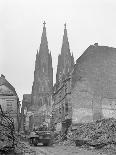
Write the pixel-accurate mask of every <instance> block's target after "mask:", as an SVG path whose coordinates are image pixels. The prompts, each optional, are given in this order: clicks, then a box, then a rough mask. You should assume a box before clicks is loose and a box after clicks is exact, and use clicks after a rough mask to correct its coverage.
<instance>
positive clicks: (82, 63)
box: [71, 44, 116, 123]
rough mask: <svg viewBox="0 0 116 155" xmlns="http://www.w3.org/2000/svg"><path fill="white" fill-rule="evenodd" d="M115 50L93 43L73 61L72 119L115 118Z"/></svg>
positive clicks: (79, 120)
mask: <svg viewBox="0 0 116 155" xmlns="http://www.w3.org/2000/svg"><path fill="white" fill-rule="evenodd" d="M115 92H116V49H115V48H111V47H107V46H99V45H98V44H94V45H91V46H89V47H88V48H87V49H86V50H85V52H84V53H83V54H82V55H81V56H80V58H79V59H77V61H76V65H75V67H74V70H73V73H72V94H71V102H72V120H73V121H74V122H75V123H76V122H77V123H78V122H86V121H92V120H93V121H94V120H98V119H101V118H104V117H105V118H106V117H107V118H108V117H116V115H115V113H116V100H115V99H116V94H115Z"/></svg>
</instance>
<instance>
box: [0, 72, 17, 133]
mask: <svg viewBox="0 0 116 155" xmlns="http://www.w3.org/2000/svg"><path fill="white" fill-rule="evenodd" d="M0 105H1V107H2V110H3V112H4V113H6V114H7V115H9V116H11V117H12V118H13V120H14V125H15V130H16V131H19V114H20V102H19V98H18V95H17V93H16V91H15V88H14V87H13V86H12V85H11V84H10V83H9V82H8V81H7V80H6V79H5V76H4V75H1V77H0Z"/></svg>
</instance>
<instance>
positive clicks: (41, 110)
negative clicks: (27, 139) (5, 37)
mask: <svg viewBox="0 0 116 155" xmlns="http://www.w3.org/2000/svg"><path fill="white" fill-rule="evenodd" d="M45 24H46V23H45V22H44V23H43V32H42V36H41V43H40V48H39V50H37V53H36V60H35V70H34V81H33V85H32V92H31V94H24V95H23V101H22V115H23V122H24V123H23V125H24V126H25V127H26V130H29V129H33V128H37V127H38V126H40V125H41V124H43V123H45V124H46V125H47V126H49V125H50V124H51V116H52V111H53V107H54V112H55V113H56V115H55V116H54V115H53V119H52V122H53V124H54V125H56V128H57V126H58V125H59V123H60V124H62V120H61V119H59V118H60V117H63V116H64V123H66V122H65V120H70V117H71V116H69V115H70V114H69V113H70V112H69V111H70V98H69V96H70V95H69V94H70V85H71V78H70V73H71V71H72V69H73V66H74V58H73V54H71V52H70V47H69V41H68V36H67V28H66V24H64V34H63V41H62V48H61V54H59V56H58V65H57V73H56V83H55V85H54V86H53V67H52V56H51V52H50V51H49V48H48V41H47V34H46V26H45ZM60 90H61V91H63V92H64V93H63V92H61V93H62V94H63V95H62V97H60V98H59V92H60ZM58 98H59V99H58ZM62 98H63V100H62ZM57 102H59V103H58V104H57ZM53 105H54V106H53ZM56 105H57V106H56ZM59 111H61V113H60V112H59ZM61 114H62V116H61ZM25 115H26V117H25V120H24V116H25ZM56 117H57V119H58V120H57V119H56ZM53 120H54V121H53ZM25 127H24V128H25Z"/></svg>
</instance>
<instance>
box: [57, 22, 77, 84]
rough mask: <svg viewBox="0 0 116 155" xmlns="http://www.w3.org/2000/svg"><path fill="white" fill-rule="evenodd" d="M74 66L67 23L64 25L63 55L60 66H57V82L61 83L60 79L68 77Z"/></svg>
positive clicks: (61, 55)
mask: <svg viewBox="0 0 116 155" xmlns="http://www.w3.org/2000/svg"><path fill="white" fill-rule="evenodd" d="M73 65H74V59H73V55H72V56H71V53H70V47H69V41H68V35H67V28H66V23H65V24H64V35H63V41H62V48H61V54H60V55H59V56H58V65H57V74H56V82H58V81H59V78H61V77H62V76H66V75H67V74H68V73H70V72H71V70H72V67H73Z"/></svg>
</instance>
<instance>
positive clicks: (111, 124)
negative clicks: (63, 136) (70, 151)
mask: <svg viewBox="0 0 116 155" xmlns="http://www.w3.org/2000/svg"><path fill="white" fill-rule="evenodd" d="M71 139H73V140H74V141H75V143H76V145H90V146H93V147H96V148H99V147H101V148H102V147H103V146H105V145H108V144H114V145H116V119H114V118H109V119H102V120H99V121H96V122H91V123H83V124H78V125H77V128H76V130H74V131H72V135H71Z"/></svg>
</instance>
